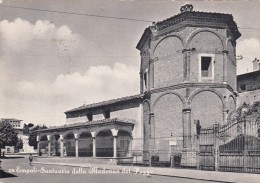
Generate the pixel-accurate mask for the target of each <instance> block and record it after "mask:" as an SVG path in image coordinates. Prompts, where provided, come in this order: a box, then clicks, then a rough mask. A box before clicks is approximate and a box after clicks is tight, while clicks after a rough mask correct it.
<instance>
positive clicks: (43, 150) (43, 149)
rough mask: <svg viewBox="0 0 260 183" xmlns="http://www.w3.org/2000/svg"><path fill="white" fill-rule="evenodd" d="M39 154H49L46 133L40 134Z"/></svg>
mask: <svg viewBox="0 0 260 183" xmlns="http://www.w3.org/2000/svg"><path fill="white" fill-rule="evenodd" d="M39 155H40V156H42V155H48V138H47V135H45V134H42V135H40V136H39Z"/></svg>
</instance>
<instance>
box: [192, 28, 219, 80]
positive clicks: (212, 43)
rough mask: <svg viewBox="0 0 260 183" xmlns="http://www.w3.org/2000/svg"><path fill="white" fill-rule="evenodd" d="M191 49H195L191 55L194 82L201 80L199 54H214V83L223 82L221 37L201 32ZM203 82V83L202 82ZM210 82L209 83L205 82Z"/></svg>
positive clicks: (194, 38) (193, 40)
mask: <svg viewBox="0 0 260 183" xmlns="http://www.w3.org/2000/svg"><path fill="white" fill-rule="evenodd" d="M190 48H195V51H194V52H192V53H191V61H190V64H191V74H190V79H191V81H192V82H198V78H199V57H198V55H199V54H214V56H215V62H214V76H215V77H214V82H218V83H222V82H223V56H222V51H223V46H222V43H221V40H220V38H219V37H217V36H216V35H215V34H213V33H211V32H199V33H198V34H196V35H195V36H194V37H193V38H192V40H191V43H190ZM202 82H203V81H202ZM205 82H208V81H205Z"/></svg>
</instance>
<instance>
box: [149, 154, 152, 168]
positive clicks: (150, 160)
mask: <svg viewBox="0 0 260 183" xmlns="http://www.w3.org/2000/svg"><path fill="white" fill-rule="evenodd" d="M148 153H149V166H150V167H152V155H151V152H148Z"/></svg>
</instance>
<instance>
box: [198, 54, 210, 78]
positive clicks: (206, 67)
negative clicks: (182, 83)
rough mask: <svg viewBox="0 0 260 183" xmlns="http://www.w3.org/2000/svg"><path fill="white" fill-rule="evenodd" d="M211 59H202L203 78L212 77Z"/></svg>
mask: <svg viewBox="0 0 260 183" xmlns="http://www.w3.org/2000/svg"><path fill="white" fill-rule="evenodd" d="M211 59H212V58H211V57H201V77H212V72H211V70H212V61H211Z"/></svg>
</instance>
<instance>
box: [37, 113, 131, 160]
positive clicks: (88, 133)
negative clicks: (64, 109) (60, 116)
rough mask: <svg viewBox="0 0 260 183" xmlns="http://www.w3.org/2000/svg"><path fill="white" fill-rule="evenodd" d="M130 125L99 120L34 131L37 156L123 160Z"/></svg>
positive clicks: (129, 141)
mask: <svg viewBox="0 0 260 183" xmlns="http://www.w3.org/2000/svg"><path fill="white" fill-rule="evenodd" d="M133 128H134V121H132V120H126V119H119V118H113V119H103V120H98V121H91V122H83V123H75V124H69V125H63V126H59V127H52V128H49V129H44V130H39V131H37V132H36V133H37V143H38V152H39V153H40V152H41V149H46V150H47V154H48V156H53V155H58V156H61V157H63V156H75V157H78V156H88V157H91V156H92V157H114V158H117V157H127V156H129V150H130V147H131V141H132V130H133Z"/></svg>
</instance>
